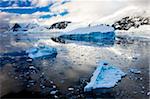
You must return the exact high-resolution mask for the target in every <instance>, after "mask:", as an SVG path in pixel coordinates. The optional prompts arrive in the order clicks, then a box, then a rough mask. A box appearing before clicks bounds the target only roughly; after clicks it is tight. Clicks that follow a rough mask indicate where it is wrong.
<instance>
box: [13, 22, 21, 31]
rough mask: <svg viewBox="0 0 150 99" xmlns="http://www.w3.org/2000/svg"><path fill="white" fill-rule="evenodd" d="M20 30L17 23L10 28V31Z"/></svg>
mask: <svg viewBox="0 0 150 99" xmlns="http://www.w3.org/2000/svg"><path fill="white" fill-rule="evenodd" d="M20 28H21V26H20V25H19V24H18V23H15V24H14V26H13V27H12V28H11V30H13V32H14V31H18V30H19V29H20Z"/></svg>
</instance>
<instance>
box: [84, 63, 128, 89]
mask: <svg viewBox="0 0 150 99" xmlns="http://www.w3.org/2000/svg"><path fill="white" fill-rule="evenodd" d="M125 75H126V74H125V73H124V72H123V71H122V70H120V69H119V68H117V67H115V66H112V65H110V64H108V63H107V62H104V61H102V62H100V65H99V66H98V67H97V69H96V70H95V71H94V73H93V76H92V77H91V79H90V82H89V83H88V84H87V85H86V86H85V87H84V91H85V92H89V91H92V90H96V89H109V88H112V87H114V86H115V85H117V82H118V81H119V80H121V78H122V77H123V76H125Z"/></svg>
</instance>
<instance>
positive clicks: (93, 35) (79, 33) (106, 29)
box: [55, 25, 115, 46]
mask: <svg viewBox="0 0 150 99" xmlns="http://www.w3.org/2000/svg"><path fill="white" fill-rule="evenodd" d="M55 39H58V40H59V41H67V42H72V41H74V42H75V41H78V42H79V43H84V44H90V45H91V43H92V44H94V45H99V46H105V45H113V44H114V41H115V32H114V29H113V27H111V26H107V25H99V26H91V27H84V28H78V29H75V30H72V31H70V32H66V33H64V34H63V35H60V36H59V37H56V38H55ZM60 43H61V42H60ZM62 43H63V42H62Z"/></svg>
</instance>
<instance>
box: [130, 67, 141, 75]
mask: <svg viewBox="0 0 150 99" xmlns="http://www.w3.org/2000/svg"><path fill="white" fill-rule="evenodd" d="M130 72H131V73H134V74H140V73H141V71H140V70H138V69H135V68H131V69H130Z"/></svg>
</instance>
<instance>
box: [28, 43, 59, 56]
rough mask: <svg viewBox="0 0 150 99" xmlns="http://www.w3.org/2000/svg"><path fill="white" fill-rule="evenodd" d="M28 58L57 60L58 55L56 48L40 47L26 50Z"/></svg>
mask: <svg viewBox="0 0 150 99" xmlns="http://www.w3.org/2000/svg"><path fill="white" fill-rule="evenodd" d="M26 53H28V57H30V58H32V59H35V58H36V59H37V58H55V57H56V55H57V50H56V48H53V47H48V46H39V47H34V48H31V49H28V50H26Z"/></svg>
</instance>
